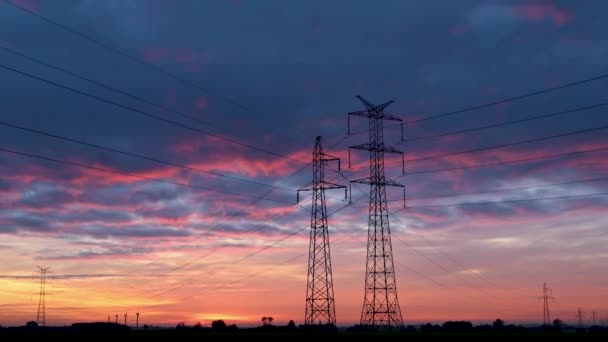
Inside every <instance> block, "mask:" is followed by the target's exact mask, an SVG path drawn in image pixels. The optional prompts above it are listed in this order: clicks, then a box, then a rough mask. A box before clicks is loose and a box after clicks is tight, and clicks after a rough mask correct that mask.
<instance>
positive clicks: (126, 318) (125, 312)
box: [125, 312, 127, 325]
mask: <svg viewBox="0 0 608 342" xmlns="http://www.w3.org/2000/svg"><path fill="white" fill-rule="evenodd" d="M125 325H127V313H126V312H125Z"/></svg>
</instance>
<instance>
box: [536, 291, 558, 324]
mask: <svg viewBox="0 0 608 342" xmlns="http://www.w3.org/2000/svg"><path fill="white" fill-rule="evenodd" d="M552 292H553V290H551V289H550V288H548V287H547V283H543V295H542V296H541V297H539V298H538V299H539V300H542V301H543V325H550V324H551V315H550V314H549V299H551V300H552V301H554V302H555V298H554V297H553V296H551V294H552Z"/></svg>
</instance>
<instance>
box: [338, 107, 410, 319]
mask: <svg viewBox="0 0 608 342" xmlns="http://www.w3.org/2000/svg"><path fill="white" fill-rule="evenodd" d="M357 98H358V99H359V101H361V103H362V104H363V105H364V106H365V109H364V110H361V111H357V112H351V113H348V115H349V117H348V118H349V119H348V126H349V127H348V132H349V134H350V116H351V115H353V116H360V117H365V118H368V119H369V142H368V143H365V144H361V145H356V146H351V147H350V148H354V149H358V150H365V151H369V156H370V162H369V166H370V176H369V177H366V178H362V179H357V180H352V181H350V182H351V183H362V184H369V185H370V194H369V227H368V235H367V262H366V268H365V297H364V300H363V308H362V310H361V325H368V326H374V327H387V328H389V329H392V328H403V317H402V315H401V308H400V307H399V300H398V298H397V281H396V279H395V266H394V263H393V247H392V243H391V230H390V226H389V220H388V205H387V201H386V187H387V186H393V187H401V188H404V193H405V187H404V186H403V185H402V184H399V183H397V182H395V181H393V180H390V179H387V178H386V176H385V174H384V154H385V153H396V154H401V155H402V163H403V171H404V172H405V162H404V161H403V152H401V151H398V150H396V149H395V148H394V147H391V146H389V145H386V144H385V143H384V121H385V120H391V121H398V122H401V139H403V122H402V120H401V118H399V117H397V116H394V115H392V114H389V113H386V112H384V110H385V109H386V107H388V106H389V105H390V104H391V103H393V101H389V102H386V103H384V104H381V105H379V106H376V105H373V104H371V103H370V102H369V101H367V100H365V99H364V98H362V97H361V96H357ZM349 164H350V149H349ZM351 194H352V191H351ZM404 204H405V194H404Z"/></svg>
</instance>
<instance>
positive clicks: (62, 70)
mask: <svg viewBox="0 0 608 342" xmlns="http://www.w3.org/2000/svg"><path fill="white" fill-rule="evenodd" d="M0 49H2V50H4V51H6V52H8V53H11V54H13V55H16V56H19V57H22V58H25V59H27V60H29V61H31V62H34V63H37V64H40V65H43V66H45V67H47V68H50V69H54V70H57V71H59V72H62V73H65V74H67V75H70V76H72V77H75V78H77V79H80V80H82V81H86V82H89V83H92V84H95V85H97V86H99V87H101V88H103V89H106V90H109V91H112V92H115V93H118V94H121V95H124V96H127V97H129V98H132V99H135V100H138V101H141V102H143V103H146V104H148V105H151V106H154V107H157V108H160V109H162V110H165V111H167V112H171V113H174V114H177V115H180V116H182V117H185V118H188V119H191V120H194V121H196V122H199V123H201V124H203V125H207V126H211V127H213V125H212V124H211V123H210V122H208V121H203V120H201V119H199V118H197V117H195V116H193V115H189V114H186V113H183V112H181V111H177V110H174V109H171V108H169V107H167V106H165V105H162V104H160V103H156V102H152V101H150V100H147V99H145V98H143V97H141V96H137V95H135V94H133V93H129V92H126V91H124V90H120V89H118V88H116V87H113V86H110V85H108V84H105V83H101V82H99V81H95V80H93V79H91V78H88V77H85V76H82V75H80V74H77V73H75V72H73V71H71V70H68V69H65V68H61V67H58V66H56V65H53V64H50V63H48V62H45V61H43V60H40V59H37V58H34V57H31V56H28V55H26V54H24V53H22V52H19V51H16V50H13V49H11V48H8V47H6V46H3V45H1V44H0Z"/></svg>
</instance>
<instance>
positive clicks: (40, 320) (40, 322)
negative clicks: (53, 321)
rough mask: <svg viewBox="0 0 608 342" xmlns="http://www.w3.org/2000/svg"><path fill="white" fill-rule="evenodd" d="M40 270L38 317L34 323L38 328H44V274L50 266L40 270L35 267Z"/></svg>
mask: <svg viewBox="0 0 608 342" xmlns="http://www.w3.org/2000/svg"><path fill="white" fill-rule="evenodd" d="M36 267H38V269H39V270H40V296H39V297H38V315H37V316H36V323H37V324H38V326H41V327H44V326H46V274H47V272H48V270H49V268H51V266H49V267H46V268H42V267H40V266H36Z"/></svg>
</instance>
